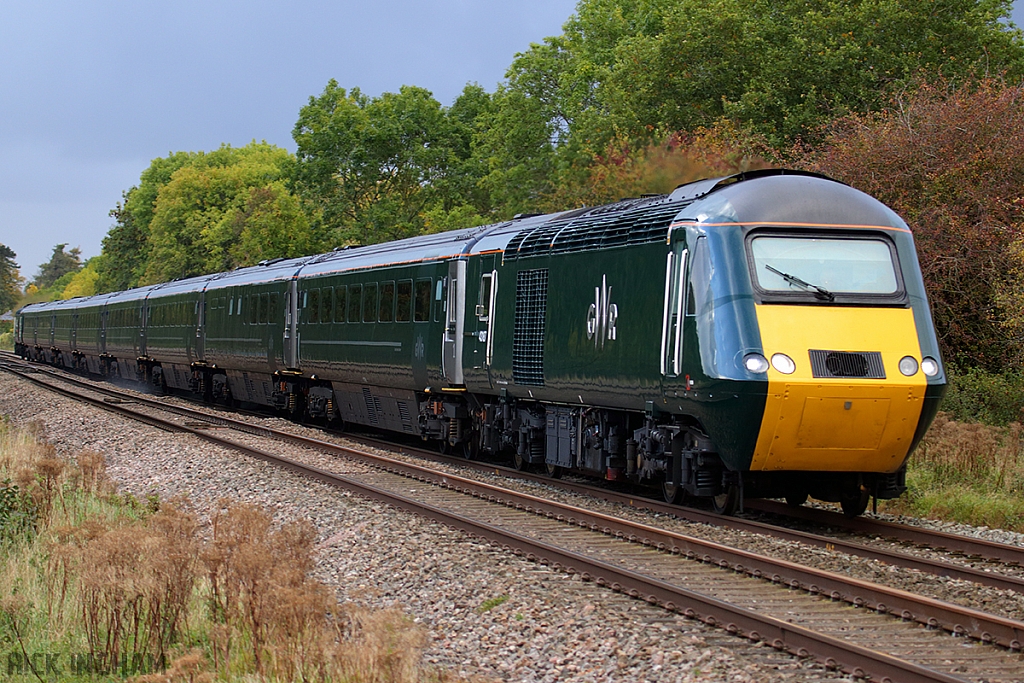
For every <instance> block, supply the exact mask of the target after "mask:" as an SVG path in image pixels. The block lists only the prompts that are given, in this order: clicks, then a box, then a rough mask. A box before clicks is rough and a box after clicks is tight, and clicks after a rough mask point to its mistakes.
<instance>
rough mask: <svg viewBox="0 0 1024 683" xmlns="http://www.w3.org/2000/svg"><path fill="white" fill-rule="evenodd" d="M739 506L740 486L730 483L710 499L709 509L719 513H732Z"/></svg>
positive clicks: (734, 512)
mask: <svg viewBox="0 0 1024 683" xmlns="http://www.w3.org/2000/svg"><path fill="white" fill-rule="evenodd" d="M739 507H740V487H739V486H737V485H736V484H730V485H729V487H728V488H727V489H726V490H725V491H724V492H723V493H719V494H718V495H717V496H715V497H713V498H712V499H711V509H712V510H714V511H715V512H716V513H717V514H719V515H734V514H736V511H737V510H738V509H739Z"/></svg>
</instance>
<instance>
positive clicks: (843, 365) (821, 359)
mask: <svg viewBox="0 0 1024 683" xmlns="http://www.w3.org/2000/svg"><path fill="white" fill-rule="evenodd" d="M810 353H811V372H812V373H813V375H814V376H815V377H859V378H863V379H885V367H884V366H883V365H882V354H881V353H879V352H878V351H822V350H819V349H811V352H810Z"/></svg>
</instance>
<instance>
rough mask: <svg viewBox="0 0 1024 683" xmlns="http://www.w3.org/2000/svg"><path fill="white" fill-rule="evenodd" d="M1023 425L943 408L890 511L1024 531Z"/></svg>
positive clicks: (887, 508) (886, 506)
mask: <svg viewBox="0 0 1024 683" xmlns="http://www.w3.org/2000/svg"><path fill="white" fill-rule="evenodd" d="M1022 436H1024V433H1022V430H1021V426H1020V424H1018V423H1010V424H1009V425H1007V426H1005V427H1000V426H991V425H985V424H981V423H977V422H960V421H957V420H953V419H951V417H950V416H949V415H948V414H946V413H939V415H938V417H936V419H935V422H934V423H933V424H932V426H931V428H930V429H929V430H928V433H927V434H926V435H925V438H924V439H923V440H922V442H921V444H920V446H918V448H917V450H916V451H915V452H914V454H913V455H912V456H911V459H910V464H909V466H908V469H907V486H908V491H907V493H906V495H905V496H903V497H902V498H899V499H896V500H893V501H887V502H886V503H885V504H884V505H883V506H882V507H881V509H883V510H885V511H886V512H892V513H897V514H908V515H913V516H917V517H931V518H935V519H943V520H950V521H954V522H962V523H965V524H973V525H975V526H988V527H993V528H1002V529H1010V530H1012V531H1019V532H1024V460H1022V457H1021V456H1022V452H1024V448H1022V444H1021V437H1022Z"/></svg>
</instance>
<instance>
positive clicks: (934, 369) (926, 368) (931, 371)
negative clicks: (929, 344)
mask: <svg viewBox="0 0 1024 683" xmlns="http://www.w3.org/2000/svg"><path fill="white" fill-rule="evenodd" d="M921 370H922V371H923V372H924V374H926V375H928V376H929V377H934V376H935V375H937V374H939V361H937V360H935V359H934V358H927V357H926V358H924V359H923V360H922V361H921Z"/></svg>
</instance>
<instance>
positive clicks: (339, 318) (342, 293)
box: [334, 285, 348, 323]
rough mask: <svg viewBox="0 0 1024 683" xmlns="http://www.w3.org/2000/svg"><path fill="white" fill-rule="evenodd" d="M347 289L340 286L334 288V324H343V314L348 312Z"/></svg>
mask: <svg viewBox="0 0 1024 683" xmlns="http://www.w3.org/2000/svg"><path fill="white" fill-rule="evenodd" d="M347 294H348V288H347V287H345V286H344V285H342V286H341V287H335V288H334V322H336V323H343V322H345V313H346V312H347V311H348V299H347V297H346V295H347Z"/></svg>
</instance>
